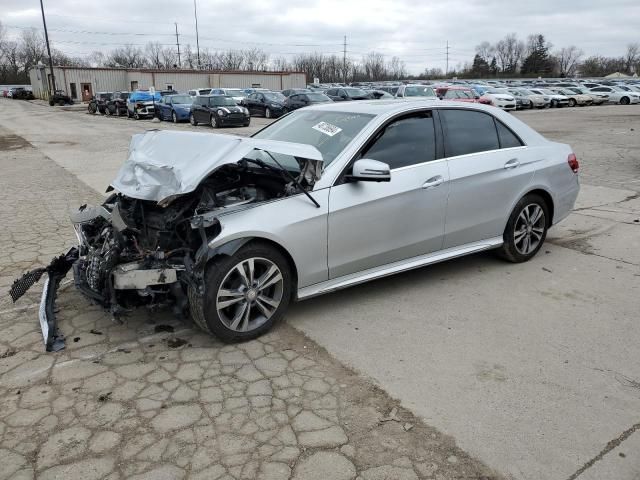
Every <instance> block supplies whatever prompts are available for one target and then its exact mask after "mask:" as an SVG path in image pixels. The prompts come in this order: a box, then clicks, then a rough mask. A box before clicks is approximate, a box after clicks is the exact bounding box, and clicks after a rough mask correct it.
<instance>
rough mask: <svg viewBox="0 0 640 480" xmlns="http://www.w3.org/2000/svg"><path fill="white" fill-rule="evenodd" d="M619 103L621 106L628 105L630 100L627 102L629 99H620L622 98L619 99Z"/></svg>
mask: <svg viewBox="0 0 640 480" xmlns="http://www.w3.org/2000/svg"><path fill="white" fill-rule="evenodd" d="M620 103H621V104H622V105H629V103H631V100H629V97H622V98H621V99H620Z"/></svg>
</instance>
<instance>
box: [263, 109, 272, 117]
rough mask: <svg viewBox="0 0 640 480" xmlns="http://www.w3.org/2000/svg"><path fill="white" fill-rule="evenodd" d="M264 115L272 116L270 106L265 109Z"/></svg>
mask: <svg viewBox="0 0 640 480" xmlns="http://www.w3.org/2000/svg"><path fill="white" fill-rule="evenodd" d="M264 116H265V117H266V118H271V110H269V107H267V108H265V109H264Z"/></svg>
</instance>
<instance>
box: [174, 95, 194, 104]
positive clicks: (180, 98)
mask: <svg viewBox="0 0 640 480" xmlns="http://www.w3.org/2000/svg"><path fill="white" fill-rule="evenodd" d="M171 103H178V104H180V103H193V98H191V97H190V96H189V95H176V96H174V97H171Z"/></svg>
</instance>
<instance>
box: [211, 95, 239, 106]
mask: <svg viewBox="0 0 640 480" xmlns="http://www.w3.org/2000/svg"><path fill="white" fill-rule="evenodd" d="M209 105H212V106H214V107H233V106H235V105H237V104H236V101H235V100H234V99H233V98H231V97H223V96H222V95H219V96H216V97H211V98H209Z"/></svg>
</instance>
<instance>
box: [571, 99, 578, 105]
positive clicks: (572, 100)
mask: <svg viewBox="0 0 640 480" xmlns="http://www.w3.org/2000/svg"><path fill="white" fill-rule="evenodd" d="M577 103H578V102H576V99H575V98H570V99H569V106H570V107H575V106H576V104H577Z"/></svg>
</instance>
